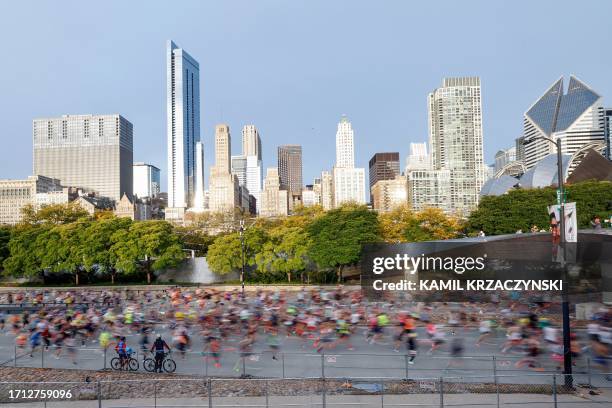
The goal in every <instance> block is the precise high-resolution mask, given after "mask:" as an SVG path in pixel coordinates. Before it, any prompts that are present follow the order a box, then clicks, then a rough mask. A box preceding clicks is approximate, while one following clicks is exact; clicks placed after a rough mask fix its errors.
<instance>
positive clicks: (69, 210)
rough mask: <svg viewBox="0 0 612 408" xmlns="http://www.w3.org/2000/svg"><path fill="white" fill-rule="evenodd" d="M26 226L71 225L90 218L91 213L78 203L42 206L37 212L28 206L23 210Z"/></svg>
mask: <svg viewBox="0 0 612 408" xmlns="http://www.w3.org/2000/svg"><path fill="white" fill-rule="evenodd" d="M21 214H22V220H21V222H22V223H24V224H44V223H48V224H54V225H59V224H69V223H71V222H75V221H76V220H78V219H80V218H87V219H89V218H90V215H89V213H88V212H87V211H86V210H85V209H84V208H83V207H81V205H80V204H79V203H78V202H76V201H73V202H70V203H67V204H50V205H45V206H42V207H41V208H40V209H39V210H36V208H35V207H34V206H32V205H31V204H28V205H26V206H24V207H23V208H22V209H21Z"/></svg>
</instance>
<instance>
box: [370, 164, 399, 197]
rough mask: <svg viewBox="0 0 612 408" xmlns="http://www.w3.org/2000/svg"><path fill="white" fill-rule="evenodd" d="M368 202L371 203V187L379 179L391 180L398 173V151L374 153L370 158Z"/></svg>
mask: <svg viewBox="0 0 612 408" xmlns="http://www.w3.org/2000/svg"><path fill="white" fill-rule="evenodd" d="M369 170H370V171H369V176H370V202H372V203H373V201H372V200H373V194H372V187H373V186H374V184H376V182H377V181H379V180H393V179H395V177H397V176H399V174H400V159H399V152H390V153H375V154H374V156H372V158H371V159H370V168H369Z"/></svg>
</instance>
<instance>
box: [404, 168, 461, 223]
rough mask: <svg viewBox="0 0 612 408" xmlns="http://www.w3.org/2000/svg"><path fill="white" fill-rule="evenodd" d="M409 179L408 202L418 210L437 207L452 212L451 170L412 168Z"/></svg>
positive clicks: (408, 175)
mask: <svg viewBox="0 0 612 408" xmlns="http://www.w3.org/2000/svg"><path fill="white" fill-rule="evenodd" d="M406 176H407V179H408V204H409V205H410V207H411V208H412V209H414V210H416V211H421V210H423V209H425V208H428V207H435V208H439V209H441V210H443V211H444V212H447V213H449V212H451V209H452V207H451V197H450V195H449V191H450V188H451V180H450V177H451V173H450V171H449V170H445V169H442V170H411V171H409V172H408V174H407V175H406Z"/></svg>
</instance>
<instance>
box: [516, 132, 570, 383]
mask: <svg viewBox="0 0 612 408" xmlns="http://www.w3.org/2000/svg"><path fill="white" fill-rule="evenodd" d="M537 139H542V140H546V141H547V142H549V143H552V144H553V145H555V146H556V147H557V181H558V185H559V197H560V200H559V218H560V220H559V228H560V231H559V247H560V248H559V249H560V250H561V251H560V253H561V267H562V268H563V277H564V279H565V284H564V285H563V302H562V305H561V310H562V313H563V374H565V384H566V385H569V386H572V377H571V374H572V352H571V340H570V336H571V335H570V317H569V296H568V288H567V267H566V265H565V199H564V197H565V196H564V186H563V156H562V154H561V138H557V140H553V139H551V138H549V137H545V136H536V137H534V138H533V139H531V140H529V141H528V142H527V141H526V142H523V145H526V144H529V143H531V142H533V141H535V140H537Z"/></svg>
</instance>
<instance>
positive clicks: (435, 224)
mask: <svg viewBox="0 0 612 408" xmlns="http://www.w3.org/2000/svg"><path fill="white" fill-rule="evenodd" d="M460 230H461V224H460V222H459V220H458V219H455V218H454V217H450V216H447V215H446V214H444V213H443V212H442V211H441V210H438V209H426V210H424V211H420V212H414V211H412V210H410V209H409V208H408V207H407V206H402V207H399V208H397V209H395V210H394V211H392V212H389V213H384V214H380V215H379V214H377V213H376V212H373V211H370V210H369V209H368V208H367V207H366V206H363V205H357V204H346V205H343V206H341V207H339V208H337V209H333V210H330V211H327V212H323V210H322V209H321V207H318V206H315V207H309V208H303V207H302V208H298V209H297V210H296V211H295V214H294V215H292V216H290V217H286V218H283V219H280V220H274V221H270V220H260V219H258V220H255V221H254V222H253V225H251V226H249V227H248V228H247V229H246V230H245V232H244V243H245V245H244V262H245V265H246V268H247V272H248V273H249V275H250V276H251V277H252V278H255V279H258V280H265V281H274V280H281V279H282V280H287V281H292V280H294V279H295V278H296V276H295V275H299V276H300V278H301V279H302V280H303V277H304V274H309V273H313V272H319V271H333V272H334V273H335V274H336V279H337V280H338V281H340V280H341V278H342V271H343V269H344V268H346V267H348V266H354V265H356V264H357V262H358V261H359V259H360V257H361V248H362V244H364V243H368V242H379V241H381V240H384V241H386V242H394V243H395V242H415V241H426V240H433V239H447V238H453V237H456V236H458V234H459V233H460ZM242 256H243V253H242V246H241V237H240V234H239V233H238V232H232V233H229V234H226V235H223V236H221V237H219V238H217V239H216V240H215V241H214V242H213V243H212V244H211V245H210V247H209V250H208V258H207V259H208V264H209V266H210V267H211V269H212V270H213V271H215V272H217V273H220V274H227V273H230V272H232V271H239V270H240V269H241V266H242Z"/></svg>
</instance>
